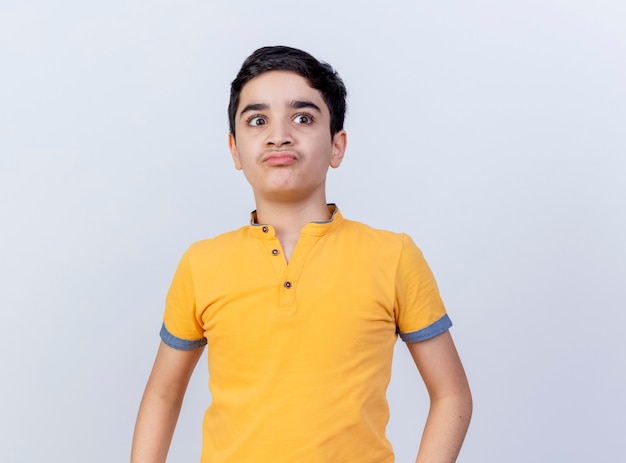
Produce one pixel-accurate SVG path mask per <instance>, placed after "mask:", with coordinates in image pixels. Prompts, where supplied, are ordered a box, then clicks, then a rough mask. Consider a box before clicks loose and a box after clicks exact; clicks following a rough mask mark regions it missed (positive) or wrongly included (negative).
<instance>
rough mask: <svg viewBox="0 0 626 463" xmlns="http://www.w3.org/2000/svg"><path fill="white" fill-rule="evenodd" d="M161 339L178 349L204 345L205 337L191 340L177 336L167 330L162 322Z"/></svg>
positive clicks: (190, 348)
mask: <svg viewBox="0 0 626 463" xmlns="http://www.w3.org/2000/svg"><path fill="white" fill-rule="evenodd" d="M161 339H162V340H163V342H164V343H165V344H167V345H168V346H170V347H172V348H174V349H178V350H194V349H198V348H200V347H204V346H205V344H206V339H205V338H200V339H195V340H193V341H189V340H187V339H181V338H177V337H176V336H174V335H173V334H172V333H170V332H169V331H167V328H166V327H165V323H163V326H161Z"/></svg>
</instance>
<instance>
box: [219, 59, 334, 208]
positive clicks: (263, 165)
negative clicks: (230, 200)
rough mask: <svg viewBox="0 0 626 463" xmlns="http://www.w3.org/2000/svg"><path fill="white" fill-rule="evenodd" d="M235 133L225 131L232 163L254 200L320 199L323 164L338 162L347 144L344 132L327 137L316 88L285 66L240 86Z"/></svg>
mask: <svg viewBox="0 0 626 463" xmlns="http://www.w3.org/2000/svg"><path fill="white" fill-rule="evenodd" d="M235 133H236V134H237V136H236V138H235V137H234V136H233V135H232V134H231V135H229V146H230V150H231V154H232V156H233V160H234V161H235V167H236V168H237V169H240V170H243V172H244V174H245V176H246V179H247V180H248V182H249V183H250V185H251V186H252V189H253V190H254V194H255V197H256V199H257V201H258V200H260V199H267V200H272V201H281V202H289V201H303V200H307V199H309V198H321V197H323V198H324V199H325V183H326V173H327V171H328V167H329V166H330V167H339V164H341V160H342V159H343V154H344V152H345V148H346V134H345V132H344V131H341V132H338V133H337V134H335V135H334V136H332V137H331V134H330V113H329V110H328V107H327V106H326V103H324V99H323V98H322V95H321V93H320V92H319V91H318V90H316V89H314V88H311V87H310V86H309V84H308V82H307V81H306V79H304V78H303V77H301V76H300V75H298V74H295V73H293V72H289V71H270V72H266V73H264V74H261V75H259V76H257V77H255V78H253V79H252V80H250V81H249V82H248V83H247V84H245V85H244V87H243V88H242V90H241V95H240V99H239V107H238V108H237V112H236V115H235ZM320 195H321V196H320Z"/></svg>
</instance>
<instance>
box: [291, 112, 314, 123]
mask: <svg viewBox="0 0 626 463" xmlns="http://www.w3.org/2000/svg"><path fill="white" fill-rule="evenodd" d="M293 121H294V122H295V123H296V124H302V125H310V124H312V123H313V117H312V116H311V115H309V114H298V115H297V116H296V117H294V118H293Z"/></svg>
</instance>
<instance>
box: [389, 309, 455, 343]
mask: <svg viewBox="0 0 626 463" xmlns="http://www.w3.org/2000/svg"><path fill="white" fill-rule="evenodd" d="M451 326H452V320H450V317H448V314H445V315H444V316H443V317H441V318H440V319H439V320H437V321H436V322H435V323H433V324H432V325H429V326H427V327H426V328H423V329H421V330H418V331H411V332H409V333H403V332H402V331H398V334H399V335H400V338H401V339H402V340H403V341H404V342H420V341H426V340H427V339H430V338H434V337H435V336H437V335H438V334H441V333H443V332H444V331H447V330H448V329H450V327H451Z"/></svg>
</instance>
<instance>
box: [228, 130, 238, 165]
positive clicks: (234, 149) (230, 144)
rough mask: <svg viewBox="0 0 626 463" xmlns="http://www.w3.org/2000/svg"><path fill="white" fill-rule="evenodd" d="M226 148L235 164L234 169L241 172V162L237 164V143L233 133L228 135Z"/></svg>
mask: <svg viewBox="0 0 626 463" xmlns="http://www.w3.org/2000/svg"><path fill="white" fill-rule="evenodd" d="M228 148H229V149H230V155H231V156H232V157H233V161H234V162H235V169H237V170H241V162H239V153H238V152H237V142H236V141H235V136H234V135H233V133H232V132H231V133H229V134H228Z"/></svg>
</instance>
